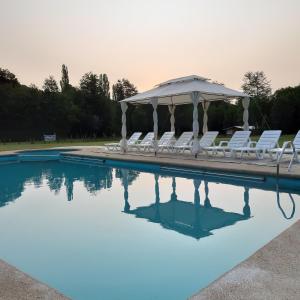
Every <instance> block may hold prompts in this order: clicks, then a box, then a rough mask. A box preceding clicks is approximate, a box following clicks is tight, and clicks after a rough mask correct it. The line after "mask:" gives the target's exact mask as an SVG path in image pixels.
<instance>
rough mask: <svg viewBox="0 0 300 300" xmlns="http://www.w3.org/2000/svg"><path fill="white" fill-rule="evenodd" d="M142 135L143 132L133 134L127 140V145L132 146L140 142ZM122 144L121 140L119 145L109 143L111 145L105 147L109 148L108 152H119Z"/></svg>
mask: <svg viewBox="0 0 300 300" xmlns="http://www.w3.org/2000/svg"><path fill="white" fill-rule="evenodd" d="M141 135H142V133H141V132H135V133H133V134H132V135H131V137H130V138H129V139H128V140H127V145H128V146H131V145H133V144H135V143H136V142H137V141H138V139H139V138H140V136H141ZM121 142H122V140H120V142H119V143H109V144H105V145H104V146H105V147H106V148H107V150H111V151H117V150H119V149H120V147H121Z"/></svg>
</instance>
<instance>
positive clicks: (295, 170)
mask: <svg viewBox="0 0 300 300" xmlns="http://www.w3.org/2000/svg"><path fill="white" fill-rule="evenodd" d="M68 154H71V155H78V156H87V157H93V158H101V159H112V160H120V161H131V162H139V163H150V164H160V165H166V166H173V167H174V166H177V167H185V168H193V169H195V168H196V169H202V170H216V171H225V172H234V173H235V172H236V173H247V174H251V175H265V176H267V175H271V176H276V174H277V164H276V162H275V161H271V160H270V158H269V157H268V158H266V159H262V160H257V159H255V158H254V156H253V155H252V156H249V157H247V156H246V157H245V158H244V159H240V158H236V159H233V158H229V157H223V156H222V155H218V156H217V157H207V156H206V155H204V154H199V155H198V157H197V158H196V159H195V158H194V157H193V156H192V155H190V154H168V153H159V154H158V155H157V156H154V154H153V153H137V152H129V153H126V154H122V153H119V152H110V151H106V150H105V149H104V148H101V147H97V148H96V147H95V148H89V149H87V148H84V149H77V150H75V151H74V152H68ZM288 164H289V160H287V159H285V160H283V161H282V163H281V164H280V166H279V175H280V176H282V177H286V178H299V179H300V164H293V167H292V169H291V171H290V172H289V171H288Z"/></svg>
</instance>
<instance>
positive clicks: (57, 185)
mask: <svg viewBox="0 0 300 300" xmlns="http://www.w3.org/2000/svg"><path fill="white" fill-rule="evenodd" d="M186 174H188V172H186ZM225 177H226V176H225ZM225 177H224V176H218V175H216V174H214V175H210V174H206V175H201V174H197V173H195V174H194V175H193V176H187V175H182V174H181V173H178V174H177V173H176V172H174V171H173V172H168V171H166V170H165V171H164V172H157V170H156V171H155V173H154V172H151V171H150V170H149V169H147V171H143V168H142V167H141V168H140V169H139V171H137V170H134V169H132V168H120V167H118V165H117V164H115V165H114V167H112V166H109V165H103V166H101V165H97V166H93V165H85V164H82V163H81V164H78V163H71V162H64V161H47V162H21V163H9V164H1V165H0V236H1V247H0V258H1V259H3V260H5V261H7V262H8V263H10V264H12V265H14V266H16V267H17V268H19V269H21V270H22V271H24V272H26V273H28V274H30V275H31V276H33V277H34V278H37V279H39V280H40V281H42V282H44V283H46V284H48V285H50V286H51V287H53V288H56V289H58V290H59V291H61V292H62V293H64V294H65V295H67V296H69V297H71V298H72V299H84V300H87V299H132V300H134V299H157V300H159V299H186V298H188V297H189V296H191V295H192V294H194V293H196V292H197V291H199V290H200V289H201V288H203V287H205V286H207V285H208V284H209V283H211V282H212V281H213V280H215V279H217V278H218V277H219V276H221V275H222V274H223V273H225V272H226V271H228V270H229V269H230V268H232V267H234V266H235V265H236V264H238V263H239V262H241V261H242V260H244V259H246V258H247V257H249V256H250V255H251V254H253V253H254V252H255V251H256V250H258V249H259V248H261V247H262V246H263V245H265V244H266V243H267V242H269V241H270V240H271V239H273V238H274V237H275V236H277V235H278V234H280V233H281V232H282V231H283V230H285V229H286V228H288V227H289V226H291V225H292V224H293V223H294V222H296V221H297V220H298V219H299V216H300V210H299V204H300V203H299V202H300V197H299V194H300V191H299V192H297V190H295V191H291V190H285V191H281V190H280V189H279V190H278V187H276V186H275V185H272V184H267V183H266V181H264V180H261V179H260V178H252V179H251V178H250V179H249V178H246V179H245V178H241V179H238V178H235V177H233V178H232V179H231V178H230V176H229V177H228V178H227V177H226V178H225ZM224 178H225V179H224Z"/></svg>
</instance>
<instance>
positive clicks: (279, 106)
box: [271, 85, 300, 133]
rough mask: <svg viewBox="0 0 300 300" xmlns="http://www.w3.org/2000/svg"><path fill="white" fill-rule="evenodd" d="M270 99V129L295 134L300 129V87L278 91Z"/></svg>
mask: <svg viewBox="0 0 300 300" xmlns="http://www.w3.org/2000/svg"><path fill="white" fill-rule="evenodd" d="M272 98H273V101H272V102H273V105H272V109H271V124H272V127H273V128H276V129H281V130H282V131H283V132H284V133H295V132H296V130H298V129H299V128H300V85H298V86H296V87H287V88H282V89H279V90H277V91H276V92H275V93H274V95H273V97H272Z"/></svg>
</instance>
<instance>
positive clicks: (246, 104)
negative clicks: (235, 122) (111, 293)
mask: <svg viewBox="0 0 300 300" xmlns="http://www.w3.org/2000/svg"><path fill="white" fill-rule="evenodd" d="M249 103H250V99H249V97H245V98H243V99H242V104H243V108H244V113H243V122H244V125H243V128H244V130H249V112H248V108H249Z"/></svg>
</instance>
